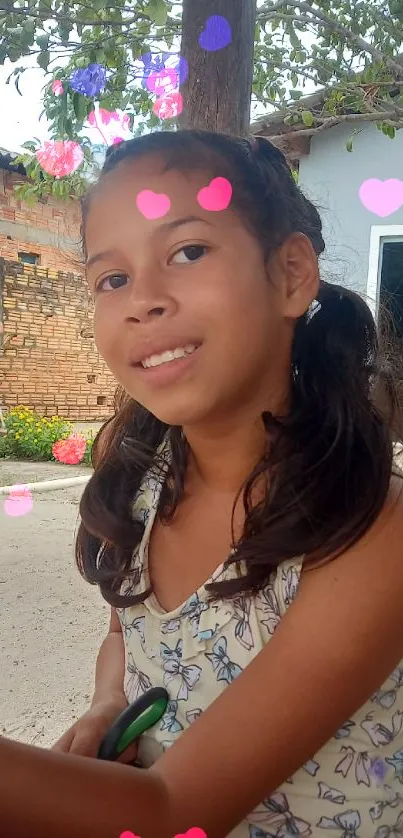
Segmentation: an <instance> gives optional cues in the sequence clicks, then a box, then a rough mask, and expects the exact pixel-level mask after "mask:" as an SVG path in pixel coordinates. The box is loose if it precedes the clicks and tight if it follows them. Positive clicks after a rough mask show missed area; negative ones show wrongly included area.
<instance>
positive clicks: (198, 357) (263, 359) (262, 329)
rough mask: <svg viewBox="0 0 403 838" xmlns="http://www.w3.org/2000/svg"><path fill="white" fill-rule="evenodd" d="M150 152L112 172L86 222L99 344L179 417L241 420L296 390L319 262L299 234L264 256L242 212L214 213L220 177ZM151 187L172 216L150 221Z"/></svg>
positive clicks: (122, 377) (138, 389) (157, 406)
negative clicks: (293, 358) (203, 199)
mask: <svg viewBox="0 0 403 838" xmlns="http://www.w3.org/2000/svg"><path fill="white" fill-rule="evenodd" d="M163 169H164V162H163V161H162V160H161V159H160V158H158V157H156V156H155V155H150V156H149V157H142V158H141V160H138V161H136V162H129V161H125V162H122V163H121V164H120V165H118V166H117V168H116V169H115V170H114V171H112V172H111V173H110V174H109V175H107V176H106V177H105V178H104V180H103V181H102V184H101V185H100V186H99V187H98V188H97V193H96V195H95V196H93V198H92V202H91V205H90V209H89V212H88V216H87V219H86V246H87V253H88V259H87V273H88V281H89V284H90V288H91V292H92V294H93V297H94V301H95V314H94V327H95V341H96V344H97V347H98V349H99V352H100V354H101V355H102V356H103V358H104V359H105V361H106V363H107V365H108V367H109V368H110V369H111V371H112V372H113V374H114V375H115V377H116V378H117V380H118V381H119V382H120V384H122V385H123V387H124V388H125V390H126V391H127V392H128V393H129V394H130V395H131V396H132V397H133V398H134V399H136V401H138V402H140V403H141V404H142V405H144V406H145V407H146V408H147V409H148V410H150V411H151V412H152V413H153V414H154V415H155V416H157V417H158V418H159V419H160V420H162V421H163V422H166V423H167V424H170V425H181V426H187V425H188V426H190V425H196V424H197V425H198V424H200V423H202V424H205V423H211V422H217V421H222V420H224V422H225V421H231V420H234V419H235V420H236V419H237V417H240V416H242V415H244V416H245V417H246V416H247V415H256V416H258V415H260V414H261V412H262V411H263V410H268V409H276V407H278V406H279V404H280V403H281V402H282V400H283V399H284V397H286V395H287V390H288V386H289V378H290V352H291V345H292V336H293V329H294V323H295V318H296V317H298V316H300V315H301V314H303V312H304V311H306V310H307V308H308V306H309V304H310V303H311V301H312V300H313V299H314V298H315V295H316V292H317V260H316V257H315V254H314V253H313V250H312V247H311V245H310V243H309V242H308V240H307V239H306V238H305V237H304V236H302V235H301V234H295V235H294V236H292V237H291V238H290V239H289V240H288V242H287V243H286V244H285V245H284V246H283V247H282V248H281V249H280V250H278V251H277V253H276V254H275V256H274V257H272V258H271V259H270V261H269V263H267V264H266V263H265V260H264V256H263V253H262V248H261V246H260V244H259V243H258V242H257V241H256V239H255V238H254V237H253V235H252V234H251V233H250V232H249V231H248V229H247V228H246V227H245V226H244V224H243V223H242V220H241V218H240V217H239V216H238V215H237V214H235V212H234V211H233V210H231V208H229V209H227V210H225V211H220V212H209V211H207V210H203V209H202V208H201V207H200V206H199V205H198V203H197V194H198V192H199V190H200V189H201V188H203V187H205V186H207V185H208V183H209V182H210V180H211V175H209V174H206V173H203V172H193V173H192V174H191V175H189V174H186V175H185V174H182V173H180V172H178V171H175V170H170V171H167V172H164V171H163ZM143 190H152V191H153V192H155V193H165V194H166V195H168V196H169V199H170V201H171V208H170V210H169V212H168V213H167V214H166V215H165V216H164V217H162V218H159V219H156V220H148V219H146V218H145V217H144V216H143V215H142V214H141V213H140V211H139V210H138V208H137V206H136V196H137V195H138V193H139V192H142V191H143Z"/></svg>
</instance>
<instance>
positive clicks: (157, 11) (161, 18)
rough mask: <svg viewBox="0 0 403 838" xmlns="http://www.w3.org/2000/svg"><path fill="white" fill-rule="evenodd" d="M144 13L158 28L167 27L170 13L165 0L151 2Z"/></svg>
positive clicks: (150, 0) (152, 0) (151, 0)
mask: <svg viewBox="0 0 403 838" xmlns="http://www.w3.org/2000/svg"><path fill="white" fill-rule="evenodd" d="M144 11H145V13H146V14H147V15H149V17H150V18H151V20H152V21H154V23H155V24H156V25H157V26H165V24H166V22H167V20H168V11H167V7H166V5H165V2H164V0H149V2H148V3H147V5H146V7H145V10H144Z"/></svg>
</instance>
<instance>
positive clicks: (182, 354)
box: [139, 343, 198, 369]
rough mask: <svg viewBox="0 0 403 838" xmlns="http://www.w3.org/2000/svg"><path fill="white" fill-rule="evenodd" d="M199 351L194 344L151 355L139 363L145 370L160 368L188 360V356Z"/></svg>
mask: <svg viewBox="0 0 403 838" xmlns="http://www.w3.org/2000/svg"><path fill="white" fill-rule="evenodd" d="M196 349H198V346H196V344H194V343H189V344H188V345H187V346H178V347H177V348H176V349H168V350H166V351H165V352H162V353H161V354H160V355H150V356H149V357H148V358H144V360H143V361H140V362H139V366H142V367H143V368H144V369H150V368H155V367H160V366H161V364H169V363H170V362H171V361H177V360H179V358H187V357H188V355H193V352H195V351H196Z"/></svg>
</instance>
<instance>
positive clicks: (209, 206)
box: [197, 177, 232, 212]
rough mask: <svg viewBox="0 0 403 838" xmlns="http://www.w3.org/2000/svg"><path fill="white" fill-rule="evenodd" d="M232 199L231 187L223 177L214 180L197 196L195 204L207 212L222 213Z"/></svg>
mask: <svg viewBox="0 0 403 838" xmlns="http://www.w3.org/2000/svg"><path fill="white" fill-rule="evenodd" d="M231 198H232V186H231V184H230V182H229V180H227V178H225V177H216V178H214V179H213V180H212V181H211V182H210V183H209V185H208V186H205V187H204V189H201V190H200V192H199V193H198V195H197V203H198V204H199V206H200V207H201V208H202V209H205V210H208V211H209V212H222V210H226V209H228V207H229V205H230V203H231Z"/></svg>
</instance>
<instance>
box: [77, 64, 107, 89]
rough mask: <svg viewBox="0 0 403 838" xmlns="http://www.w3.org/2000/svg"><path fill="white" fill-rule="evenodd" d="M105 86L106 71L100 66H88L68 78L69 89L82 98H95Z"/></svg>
mask: <svg viewBox="0 0 403 838" xmlns="http://www.w3.org/2000/svg"><path fill="white" fill-rule="evenodd" d="M105 84H106V69H105V67H103V66H102V64H89V65H88V67H85V68H84V69H83V70H81V69H78V70H75V71H74V73H72V75H71V76H70V87H71V88H72V90H74V91H75V92H76V93H81V95H82V96H97V95H98V93H102V91H103V89H104V87H105Z"/></svg>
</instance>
